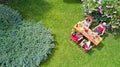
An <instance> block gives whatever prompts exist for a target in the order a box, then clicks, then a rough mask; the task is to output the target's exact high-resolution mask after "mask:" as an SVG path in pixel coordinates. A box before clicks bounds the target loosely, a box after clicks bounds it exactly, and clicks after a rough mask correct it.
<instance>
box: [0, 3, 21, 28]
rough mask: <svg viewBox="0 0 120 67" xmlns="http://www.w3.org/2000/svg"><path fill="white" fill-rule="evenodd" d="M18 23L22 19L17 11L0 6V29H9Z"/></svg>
mask: <svg viewBox="0 0 120 67" xmlns="http://www.w3.org/2000/svg"><path fill="white" fill-rule="evenodd" d="M20 21H22V17H21V15H20V14H19V13H18V12H17V11H15V10H13V9H11V8H10V7H7V6H5V5H2V4H0V29H9V28H11V27H12V26H14V25H17V24H18V23H19V22H20Z"/></svg>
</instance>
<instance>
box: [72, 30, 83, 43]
mask: <svg viewBox="0 0 120 67" xmlns="http://www.w3.org/2000/svg"><path fill="white" fill-rule="evenodd" d="M70 38H71V39H72V40H74V41H76V42H78V41H80V40H81V39H83V35H82V34H81V33H79V32H76V31H72V32H71V34H70Z"/></svg>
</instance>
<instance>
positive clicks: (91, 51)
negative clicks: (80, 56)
mask: <svg viewBox="0 0 120 67" xmlns="http://www.w3.org/2000/svg"><path fill="white" fill-rule="evenodd" d="M86 53H87V54H89V55H92V54H93V53H94V50H93V48H92V49H91V50H89V51H87V52H86Z"/></svg>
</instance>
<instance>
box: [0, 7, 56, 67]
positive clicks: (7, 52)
mask: <svg viewBox="0 0 120 67" xmlns="http://www.w3.org/2000/svg"><path fill="white" fill-rule="evenodd" d="M52 48H54V38H53V36H52V34H51V32H50V31H49V30H48V29H47V28H45V27H44V26H43V25H42V24H41V22H38V23H35V22H33V21H27V20H22V17H21V16H20V15H19V13H18V12H16V11H14V10H13V9H11V8H8V7H7V6H5V5H0V67H38V66H39V64H40V63H41V62H43V61H45V60H46V59H47V56H48V54H51V49H52Z"/></svg>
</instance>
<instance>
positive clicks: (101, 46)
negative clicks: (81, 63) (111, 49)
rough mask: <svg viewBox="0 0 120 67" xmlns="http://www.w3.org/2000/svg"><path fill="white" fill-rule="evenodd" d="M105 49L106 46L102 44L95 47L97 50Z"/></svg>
mask: <svg viewBox="0 0 120 67" xmlns="http://www.w3.org/2000/svg"><path fill="white" fill-rule="evenodd" d="M103 47H104V44H103V43H102V42H101V43H100V44H99V45H97V46H95V48H96V49H97V50H101V49H102V48H103Z"/></svg>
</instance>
